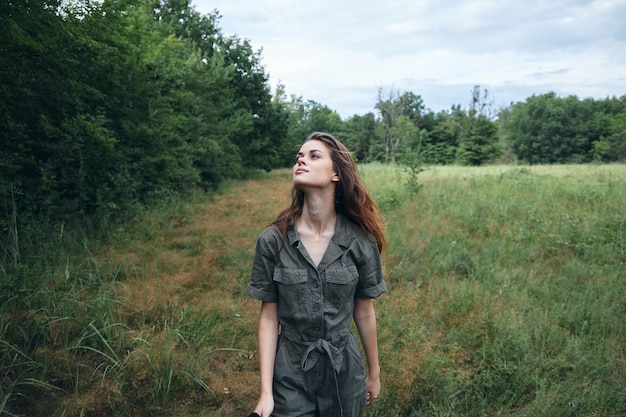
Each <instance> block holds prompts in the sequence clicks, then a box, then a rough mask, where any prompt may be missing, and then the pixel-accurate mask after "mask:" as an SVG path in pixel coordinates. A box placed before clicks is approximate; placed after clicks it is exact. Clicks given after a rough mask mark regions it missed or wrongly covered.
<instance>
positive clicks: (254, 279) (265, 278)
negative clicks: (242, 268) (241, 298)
mask: <svg viewBox="0 0 626 417" xmlns="http://www.w3.org/2000/svg"><path fill="white" fill-rule="evenodd" d="M280 245H282V238H281V235H280V232H279V231H278V229H276V228H275V227H268V228H267V229H265V230H264V231H263V232H262V233H261V234H260V235H259V237H258V239H257V242H256V250H255V253H254V263H253V264H252V273H251V275H250V283H249V284H248V288H247V289H246V292H247V293H248V295H249V296H250V297H252V298H254V299H257V300H260V301H267V302H274V303H275V302H278V290H277V288H276V284H275V283H274V280H273V276H274V268H275V264H276V259H277V258H278V252H279V251H280V247H281V246H280Z"/></svg>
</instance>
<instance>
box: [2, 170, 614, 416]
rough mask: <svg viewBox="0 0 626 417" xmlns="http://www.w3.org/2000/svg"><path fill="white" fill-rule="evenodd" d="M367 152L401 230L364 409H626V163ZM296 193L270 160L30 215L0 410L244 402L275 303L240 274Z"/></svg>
mask: <svg viewBox="0 0 626 417" xmlns="http://www.w3.org/2000/svg"><path fill="white" fill-rule="evenodd" d="M360 170H361V173H362V175H363V177H364V179H365V181H366V183H367V184H368V187H369V189H370V191H371V192H372V194H373V195H374V197H375V199H376V201H377V202H378V203H379V205H380V207H381V209H382V210H383V213H384V216H385V222H386V226H387V236H388V239H389V248H388V250H387V251H386V252H385V253H384V254H383V261H384V266H385V270H386V280H387V285H388V288H389V292H388V294H385V295H384V296H382V297H381V298H380V299H378V300H377V301H376V303H375V306H376V312H377V316H378V329H379V349H380V359H381V367H382V385H383V387H382V393H381V397H380V398H379V400H378V401H377V403H376V404H375V405H374V406H373V407H371V408H370V409H368V411H367V413H366V416H369V417H374V416H376V417H393V416H467V417H469V416H516V417H521V416H553V417H559V416H563V417H566V416H567V417H569V416H577V417H582V416H593V417H609V416H612V417H617V416H625V415H626V325H625V323H626V166H623V165H563V166H487V167H472V168H469V167H428V168H427V169H426V170H425V171H423V172H419V174H418V175H415V173H413V175H412V174H411V172H407V171H406V170H403V169H402V168H400V167H392V166H387V165H377V164H371V165H364V166H361V167H360ZM289 192H290V175H289V172H288V171H284V170H282V171H274V172H272V173H269V174H265V173H260V174H258V177H256V178H253V179H250V180H247V181H241V182H232V183H229V184H228V185H227V186H225V187H224V188H223V189H222V190H221V191H220V192H219V193H217V194H215V195H212V196H207V195H204V194H198V195H196V196H194V197H193V198H191V199H189V200H187V201H168V202H164V204H163V205H162V206H161V207H159V208H157V209H155V210H152V211H150V212H147V213H146V214H145V215H144V216H143V217H142V218H141V219H139V220H137V221H135V222H133V223H132V224H126V225H124V226H119V227H116V228H115V229H114V230H111V231H110V232H109V233H108V234H107V235H106V236H105V237H102V238H99V239H94V238H92V237H89V236H87V235H86V234H84V233H80V232H79V231H76V230H65V228H64V226H63V225H50V228H49V229H48V230H28V229H25V230H19V234H20V237H22V239H21V240H20V242H21V243H20V246H19V255H20V257H21V259H23V260H26V258H28V260H29V261H30V262H28V263H27V262H22V263H24V264H28V265H30V266H29V267H28V268H26V267H23V268H20V267H14V268H12V269H11V271H10V272H11V273H10V274H9V273H7V271H6V270H1V271H0V277H1V278H2V285H3V292H2V296H1V301H2V303H1V304H0V320H1V321H0V358H1V362H0V366H1V369H2V370H1V371H0V415H3V413H4V414H6V415H28V416H32V417H35V416H59V417H60V416H63V417H71V416H72V417H73V416H111V415H116V416H132V417H139V416H177V417H186V416H215V417H234V416H242V415H247V413H249V412H250V411H251V410H252V408H253V407H254V404H255V401H256V398H257V392H258V361H257V359H258V358H257V356H256V320H257V315H258V309H259V307H260V304H259V302H258V301H255V300H252V299H250V298H249V297H247V295H246V294H245V288H246V285H247V282H248V278H249V272H250V267H251V262H252V257H253V252H254V245H255V240H256V237H257V235H258V233H260V232H261V230H262V229H263V228H264V227H265V226H266V225H267V224H268V223H269V222H271V221H272V220H273V218H274V216H275V215H276V214H277V213H278V211H279V210H280V209H281V208H283V207H284V206H285V205H286V204H287V203H288V200H289V196H290V193H289ZM37 234H45V235H46V236H54V239H46V240H42V239H36V238H35V237H36V236H37ZM15 235H16V236H17V231H16V233H15ZM8 242H9V243H10V242H13V241H12V240H10V241H8ZM16 242H17V239H16V240H15V242H14V247H13V251H12V252H11V253H13V254H14V255H15V253H16V252H18V248H17V244H16ZM5 253H7V251H6V249H5ZM5 258H6V256H5Z"/></svg>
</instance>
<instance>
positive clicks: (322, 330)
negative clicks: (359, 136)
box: [247, 215, 387, 417]
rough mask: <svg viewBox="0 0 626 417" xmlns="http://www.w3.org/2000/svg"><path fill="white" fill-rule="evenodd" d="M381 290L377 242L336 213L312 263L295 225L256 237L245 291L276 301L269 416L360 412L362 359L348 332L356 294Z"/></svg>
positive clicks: (345, 416) (354, 415)
mask: <svg viewBox="0 0 626 417" xmlns="http://www.w3.org/2000/svg"><path fill="white" fill-rule="evenodd" d="M386 290H387V288H386V286H385V282H384V280H383V272H382V267H381V261H380V254H379V252H378V247H377V245H376V242H375V240H374V239H373V238H372V237H371V236H368V235H367V234H366V233H365V232H364V231H363V229H362V228H361V227H360V226H358V225H357V224H355V223H352V222H351V221H349V220H348V219H347V218H345V217H344V216H342V215H338V216H337V222H336V225H335V233H334V236H333V238H332V239H331V241H330V244H329V245H328V249H327V250H326V253H325V254H324V257H323V258H322V260H321V262H320V264H319V265H318V266H317V267H315V265H314V263H313V261H312V260H311V257H310V256H309V254H308V253H307V251H306V249H305V248H304V245H303V244H302V243H301V242H300V240H299V237H298V232H297V230H296V229H292V230H289V231H288V232H287V236H286V239H285V240H284V241H283V237H282V235H281V233H280V231H279V230H278V229H277V228H276V227H274V226H270V227H268V228H267V229H265V230H264V231H263V232H262V233H261V235H260V236H259V238H258V240H257V246H256V254H255V258H254V264H253V267H252V274H251V279H250V284H249V285H248V288H247V292H248V294H249V295H250V296H251V297H253V298H255V299H258V300H261V301H266V302H275V303H278V320H279V323H280V329H281V330H280V334H279V338H278V347H277V351H276V361H275V365H274V383H273V391H274V403H275V406H274V413H273V414H272V416H274V417H296V416H298V417H313V416H316V417H332V416H339V417H358V416H361V415H362V414H363V412H364V410H365V402H366V398H365V365H364V362H363V359H362V357H361V353H360V350H359V346H358V344H357V341H356V338H355V336H354V334H353V332H352V330H351V327H350V326H351V323H352V314H353V311H354V299H355V297H359V298H377V297H378V296H380V295H381V294H383V293H384V292H386Z"/></svg>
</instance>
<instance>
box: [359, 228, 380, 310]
mask: <svg viewBox="0 0 626 417" xmlns="http://www.w3.org/2000/svg"><path fill="white" fill-rule="evenodd" d="M359 246H361V251H360V252H361V253H360V256H359V261H358V263H357V268H358V270H359V284H358V286H357V289H356V293H355V297H357V298H378V297H379V296H381V295H382V294H384V293H386V292H387V285H386V284H385V280H384V276H383V267H382V262H381V260H380V252H378V246H377V245H376V242H375V241H374V240H372V239H364V241H362V242H360V245H359Z"/></svg>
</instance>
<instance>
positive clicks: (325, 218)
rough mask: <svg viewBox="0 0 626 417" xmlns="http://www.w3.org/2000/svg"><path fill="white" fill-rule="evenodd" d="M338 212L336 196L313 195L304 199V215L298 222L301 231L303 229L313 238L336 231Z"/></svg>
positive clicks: (308, 195)
mask: <svg viewBox="0 0 626 417" xmlns="http://www.w3.org/2000/svg"><path fill="white" fill-rule="evenodd" d="M336 221H337V212H336V211H335V201H334V194H333V195H332V198H329V197H328V196H324V195H320V194H316V193H311V194H307V195H305V197H304V205H303V207H302V214H301V215H300V218H299V219H298V220H297V222H296V223H297V225H298V226H299V229H302V228H303V227H305V228H306V230H307V231H308V232H309V233H311V234H312V235H313V236H316V237H320V236H323V235H324V234H328V233H330V234H331V235H332V234H333V233H334V231H335V223H336Z"/></svg>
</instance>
